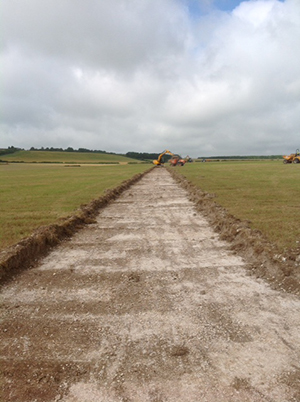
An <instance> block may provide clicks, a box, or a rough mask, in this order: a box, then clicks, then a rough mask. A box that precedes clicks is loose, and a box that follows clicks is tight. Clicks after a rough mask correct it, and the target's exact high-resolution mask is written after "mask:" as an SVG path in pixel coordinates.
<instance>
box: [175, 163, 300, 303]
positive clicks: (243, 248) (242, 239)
mask: <svg viewBox="0 0 300 402" xmlns="http://www.w3.org/2000/svg"><path fill="white" fill-rule="evenodd" d="M167 169H168V171H169V172H170V173H171V175H172V176H173V178H174V179H175V180H176V181H177V183H178V184H179V185H180V186H181V187H182V188H184V189H185V190H187V191H188V193H189V195H190V200H191V201H193V202H194V204H195V205H196V208H197V210H198V211H199V212H201V213H202V214H203V215H204V216H205V217H206V219H207V220H208V221H209V223H210V224H211V226H212V228H213V229H214V230H215V231H216V232H218V233H219V234H220V237H221V239H222V240H226V241H228V242H230V244H231V249H232V250H233V251H234V252H236V253H237V254H239V255H240V256H241V257H243V258H244V259H245V260H247V261H248V262H249V264H247V265H246V267H247V269H249V272H250V273H251V274H252V275H254V276H255V277H257V278H262V279H264V280H266V281H267V282H268V283H269V284H270V286H271V287H272V288H273V289H276V290H282V291H285V292H289V293H294V294H298V295H299V294H300V258H299V254H300V250H299V248H298V249H296V250H289V251H288V252H287V253H285V254H284V255H283V254H282V253H280V252H279V251H278V249H277V247H276V245H275V244H272V243H270V242H269V241H268V240H267V239H266V238H265V237H264V236H263V234H262V233H261V232H260V231H258V230H254V229H251V228H250V226H249V223H248V222H247V221H241V220H239V219H237V218H235V217H234V216H232V215H231V214H230V213H229V212H228V211H227V210H226V209H225V208H223V207H222V206H220V205H218V204H217V203H216V202H215V201H214V197H215V196H214V195H212V194H209V193H207V192H205V191H202V190H201V189H199V188H198V187H196V186H195V185H194V184H192V183H191V182H190V181H189V180H188V179H186V178H185V177H184V176H183V175H181V174H180V173H179V172H178V171H177V170H176V169H174V168H169V167H168V168H167Z"/></svg>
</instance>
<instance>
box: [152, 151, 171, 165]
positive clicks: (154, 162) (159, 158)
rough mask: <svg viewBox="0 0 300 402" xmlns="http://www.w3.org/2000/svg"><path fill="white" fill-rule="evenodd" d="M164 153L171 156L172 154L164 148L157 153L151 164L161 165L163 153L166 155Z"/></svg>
mask: <svg viewBox="0 0 300 402" xmlns="http://www.w3.org/2000/svg"><path fill="white" fill-rule="evenodd" d="M166 154H168V155H171V156H174V154H173V153H172V152H171V151H169V150H168V149H166V150H165V151H164V152H162V153H161V154H160V155H159V157H158V158H157V159H155V160H154V161H153V164H154V165H158V166H159V165H162V164H163V163H162V157H163V156H164V155H166Z"/></svg>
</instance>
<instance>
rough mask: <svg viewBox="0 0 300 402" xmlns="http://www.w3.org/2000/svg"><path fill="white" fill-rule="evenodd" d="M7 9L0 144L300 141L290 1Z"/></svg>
mask: <svg viewBox="0 0 300 402" xmlns="http://www.w3.org/2000/svg"><path fill="white" fill-rule="evenodd" d="M209 3H210V2H209ZM3 16H4V21H5V25H4V29H3V43H2V48H1V49H2V51H1V61H2V62H3V63H2V64H3V66H4V68H3V77H4V78H3V96H2V103H3V108H2V109H3V113H2V119H1V120H2V125H1V139H2V140H1V142H2V144H1V145H2V146H10V145H15V146H22V147H25V148H26V147H30V146H58V147H60V146H62V147H64V146H73V147H75V148H76V147H87V148H93V149H105V150H107V151H115V152H127V151H129V150H135V151H141V152H147V151H149V152H155V151H156V152H160V151H161V150H163V149H164V148H170V149H173V150H174V152H181V153H183V154H190V155H192V156H198V155H201V154H203V153H206V154H207V153H208V154H219V155H220V154H224V155H226V154H229V155H230V154H253V153H259V154H267V153H288V152H290V151H291V150H294V148H296V147H299V146H300V144H299V143H298V142H299V134H298V127H299V123H300V117H299V116H300V113H299V112H300V110H299V109H300V73H299V61H300V60H299V56H298V49H299V47H300V4H299V2H297V1H296V0H286V1H285V2H279V1H276V0H265V1H259V2H257V1H245V2H243V3H241V4H240V6H238V7H236V8H235V9H234V10H233V11H232V12H226V13H224V12H220V11H216V10H214V11H212V12H211V13H208V14H206V15H201V16H193V18H191V15H190V12H189V9H188V7H187V1H186V0H163V1H162V0H151V1H150V0H130V1H129V0H118V1H117V0H114V1H109V2H104V1H102V2H99V1H96V0H87V1H85V2H82V1H81V0H72V1H71V0H64V1H58V0H51V1H50V0H43V1H38V0H28V1H26V2H21V1H19V0H10V1H8V2H5V5H4V6H3ZM12 141H13V143H12Z"/></svg>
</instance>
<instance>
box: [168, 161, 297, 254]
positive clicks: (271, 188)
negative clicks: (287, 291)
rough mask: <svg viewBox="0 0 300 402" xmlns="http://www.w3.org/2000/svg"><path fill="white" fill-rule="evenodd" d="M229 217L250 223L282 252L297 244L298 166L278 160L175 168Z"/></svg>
mask: <svg viewBox="0 0 300 402" xmlns="http://www.w3.org/2000/svg"><path fill="white" fill-rule="evenodd" d="M176 169H177V171H178V172H180V173H181V174H182V175H184V176H185V177H186V178H187V179H188V180H189V181H191V182H192V183H193V184H195V185H196V186H197V187H199V188H201V189H202V190H203V191H206V192H208V193H210V194H215V195H216V198H215V201H216V202H217V203H218V204H219V205H221V206H223V207H225V208H226V209H227V210H228V211H229V212H230V213H231V214H232V215H234V216H235V217H237V218H239V219H241V220H248V221H250V225H251V227H252V228H255V229H258V230H260V231H261V232H262V233H263V234H264V235H265V236H266V237H267V238H268V239H269V240H270V241H272V242H274V243H276V244H277V245H278V247H279V248H280V249H281V250H283V249H286V248H289V249H290V248H295V247H299V242H300V165H295V164H291V165H284V164H283V163H282V161H245V162H209V163H192V164H186V165H185V166H184V167H183V168H180V167H178V168H176Z"/></svg>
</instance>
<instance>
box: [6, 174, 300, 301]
mask: <svg viewBox="0 0 300 402" xmlns="http://www.w3.org/2000/svg"><path fill="white" fill-rule="evenodd" d="M153 168H154V169H161V167H152V168H150V169H149V170H147V171H145V172H143V173H140V174H137V175H135V176H133V177H132V178H131V179H129V180H126V181H124V182H123V183H121V185H120V186H118V187H116V188H114V189H112V190H108V191H107V192H106V194H105V195H104V196H102V197H100V198H98V199H96V200H93V201H92V202H91V203H89V204H88V205H85V206H81V207H80V208H79V210H78V212H77V213H76V214H75V215H73V216H70V217H67V218H65V219H64V220H63V221H62V222H61V223H57V224H52V225H49V226H44V227H41V228H39V229H37V230H36V231H35V232H34V233H33V234H32V235H31V236H29V237H27V238H25V239H23V240H22V241H20V242H19V243H17V244H15V245H13V246H11V247H9V248H7V249H5V250H3V251H2V252H1V253H0V285H2V284H3V283H5V282H7V281H9V280H11V279H12V278H13V277H14V276H15V275H16V274H17V273H18V272H21V271H23V270H25V269H27V268H29V267H32V266H34V265H35V264H37V262H38V261H39V260H40V259H41V258H42V257H43V256H45V255H46V254H47V253H48V252H49V251H50V250H51V249H52V248H53V247H54V246H56V245H58V244H59V243H60V242H61V241H62V240H64V239H65V238H68V237H71V236H72V235H73V234H74V233H75V232H77V231H78V230H79V229H80V228H82V227H83V226H84V225H86V224H89V223H93V222H94V219H95V216H96V215H97V214H98V212H99V210H100V209H102V208H104V207H105V206H106V205H107V204H109V202H111V201H113V200H115V199H117V198H118V197H119V196H120V195H121V194H122V193H123V191H125V190H127V189H128V188H129V187H130V186H132V185H133V184H135V183H137V182H138V181H139V180H140V179H141V178H142V177H144V176H145V175H146V174H148V173H149V172H150V171H152V169H153ZM167 169H168V171H169V172H170V174H171V175H172V176H173V178H174V179H175V180H176V181H177V183H178V184H179V185H180V186H181V187H183V188H184V189H185V190H186V191H187V192H188V193H189V195H190V200H191V201H193V202H194V204H195V206H196V208H197V210H198V211H199V212H201V213H202V214H203V215H204V216H205V217H206V219H207V220H208V221H209V223H210V224H211V225H212V227H213V229H214V230H215V231H216V232H218V233H219V234H220V237H221V239H223V240H227V241H228V242H230V243H231V249H232V250H233V251H235V252H237V253H238V254H239V255H241V256H242V257H244V258H245V259H247V261H249V265H247V267H248V269H249V270H250V272H251V274H253V275H254V276H256V277H257V278H263V279H265V280H266V281H268V282H269V283H270V285H271V286H272V288H274V289H277V290H283V291H286V292H289V293H295V294H300V264H299V262H300V261H299V249H298V250H294V251H290V253H289V254H288V255H285V256H284V255H282V253H281V254H280V253H279V252H278V250H277V249H276V246H275V245H274V244H272V243H270V242H268V241H267V240H266V239H265V238H264V237H263V235H262V234H261V233H260V232H259V231H257V230H253V229H251V228H250V227H249V224H248V222H246V221H241V220H239V219H237V218H235V217H234V216H232V215H231V214H229V213H228V211H227V210H226V209H225V208H223V207H221V206H220V205H218V204H217V203H216V202H215V201H214V200H213V198H214V195H211V194H209V193H207V192H204V191H202V190H201V189H199V188H197V187H196V186H195V185H193V184H192V183H191V182H189V181H188V180H187V179H186V178H185V177H184V176H182V175H181V174H180V173H178V172H177V171H176V170H175V169H174V168H167Z"/></svg>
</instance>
